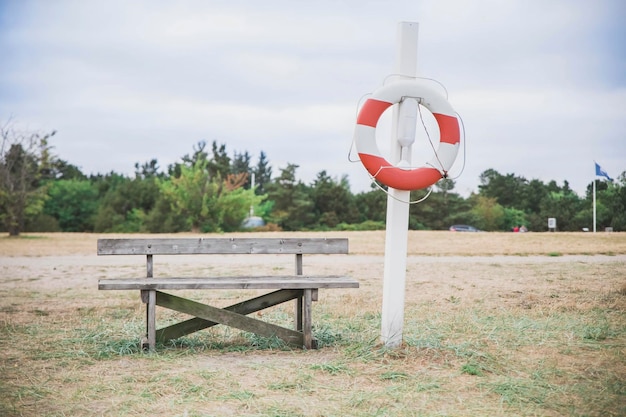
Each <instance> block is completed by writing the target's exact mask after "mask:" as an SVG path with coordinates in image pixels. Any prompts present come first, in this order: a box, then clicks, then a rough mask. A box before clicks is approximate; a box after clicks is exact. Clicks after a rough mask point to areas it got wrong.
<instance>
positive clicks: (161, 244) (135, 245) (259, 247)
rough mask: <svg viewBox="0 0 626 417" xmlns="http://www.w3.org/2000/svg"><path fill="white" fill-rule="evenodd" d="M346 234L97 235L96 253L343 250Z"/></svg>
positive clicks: (321, 252) (181, 253)
mask: <svg viewBox="0 0 626 417" xmlns="http://www.w3.org/2000/svg"><path fill="white" fill-rule="evenodd" d="M347 253H348V239H346V238H330V239H325V238H302V239H301V238H286V239H281V238H154V239H98V255H194V254H207V255H210V254H233V255H236V254H295V255H301V254H347Z"/></svg>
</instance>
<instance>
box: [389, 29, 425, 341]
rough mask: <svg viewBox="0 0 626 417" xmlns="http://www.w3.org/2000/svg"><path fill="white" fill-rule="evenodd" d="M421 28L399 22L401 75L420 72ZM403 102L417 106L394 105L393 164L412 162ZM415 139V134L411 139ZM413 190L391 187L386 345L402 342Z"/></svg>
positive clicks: (397, 68)
mask: <svg viewBox="0 0 626 417" xmlns="http://www.w3.org/2000/svg"><path fill="white" fill-rule="evenodd" d="M418 28H419V26H418V24H417V23H414V22H400V23H399V24H398V31H397V42H396V63H395V73H396V74H398V75H400V76H409V77H415V76H416V75H417V38H418ZM404 105H406V106H410V107H411V109H413V108H415V103H402V102H401V103H400V104H399V105H397V106H395V107H394V109H393V124H392V131H391V159H390V162H391V163H392V164H397V163H398V162H399V161H400V160H401V159H404V160H405V161H407V162H409V163H410V162H411V152H410V151H411V146H410V145H409V146H405V149H404V155H403V152H402V147H401V146H400V143H399V142H398V134H399V132H401V134H405V133H406V132H411V131H412V132H413V135H414V130H415V129H414V127H413V126H408V125H406V124H407V123H414V122H415V119H414V117H400V115H401V114H406V111H405V112H402V110H403V109H402V106H404ZM409 116H410V115H409ZM406 139H407V138H403V140H406ZM414 139H415V138H414V137H413V138H412V140H414ZM410 194H411V192H410V191H404V190H396V189H394V188H389V196H388V197H387V230H386V235H385V269H384V282H383V303H382V323H381V340H382V342H383V343H384V344H385V346H387V347H391V348H394V347H398V346H400V345H401V344H402V327H403V324H404V298H405V297H404V292H405V281H406V256H407V241H408V230H409V201H410Z"/></svg>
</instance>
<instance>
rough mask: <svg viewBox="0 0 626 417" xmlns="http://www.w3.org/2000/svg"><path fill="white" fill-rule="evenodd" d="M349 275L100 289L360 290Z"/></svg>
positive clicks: (168, 281) (141, 281) (174, 280)
mask: <svg viewBox="0 0 626 417" xmlns="http://www.w3.org/2000/svg"><path fill="white" fill-rule="evenodd" d="M358 287H359V282H358V281H356V280H355V279H353V278H351V277H346V276H312V275H290V276H287V275H285V276H258V277H204V278H189V277H169V278H124V279H101V280H99V281H98V289H99V290H200V289H201V290H208V289H313V288H358Z"/></svg>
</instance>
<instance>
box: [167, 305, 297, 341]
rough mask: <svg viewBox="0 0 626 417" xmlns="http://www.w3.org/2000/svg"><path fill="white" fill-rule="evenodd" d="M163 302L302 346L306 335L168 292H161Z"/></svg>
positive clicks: (231, 325) (213, 320) (206, 317)
mask: <svg viewBox="0 0 626 417" xmlns="http://www.w3.org/2000/svg"><path fill="white" fill-rule="evenodd" d="M159 297H160V298H161V302H165V303H167V304H168V305H169V308H171V309H172V310H176V311H179V312H181V313H185V314H189V315H192V316H195V317H199V318H201V319H204V320H207V321H212V322H216V323H220V324H224V325H226V326H230V327H234V328H237V329H240V330H244V331H247V332H252V333H256V334H258V335H261V336H264V337H278V338H280V339H282V340H284V341H285V342H286V343H287V344H289V345H293V346H299V347H300V346H302V345H303V343H304V336H303V334H302V333H299V332H297V331H295V330H290V329H286V328H284V327H280V326H277V325H275V324H271V323H267V322H264V321H261V320H257V319H253V318H251V317H248V316H243V315H241V314H237V313H234V312H232V311H228V310H224V309H221V308H217V307H212V306H209V305H205V304H202V303H198V302H196V301H191V300H188V299H185V298H181V297H176V296H173V295H171V294H167V293H160V295H159Z"/></svg>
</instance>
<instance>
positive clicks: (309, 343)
mask: <svg viewBox="0 0 626 417" xmlns="http://www.w3.org/2000/svg"><path fill="white" fill-rule="evenodd" d="M312 293H313V290H304V297H303V298H304V300H303V304H304V305H303V308H302V332H303V333H304V348H305V349H312V348H313V335H312V334H311V322H312V318H311V313H312V309H311V304H312V301H313V297H312Z"/></svg>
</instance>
